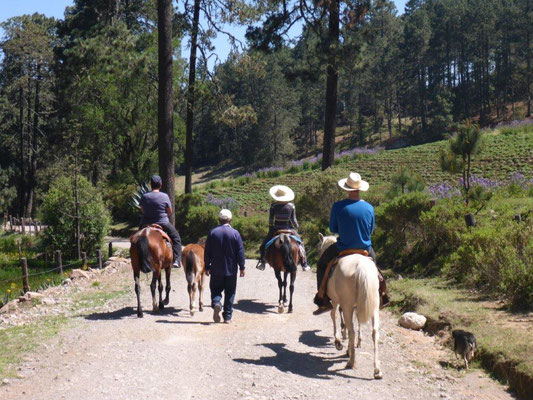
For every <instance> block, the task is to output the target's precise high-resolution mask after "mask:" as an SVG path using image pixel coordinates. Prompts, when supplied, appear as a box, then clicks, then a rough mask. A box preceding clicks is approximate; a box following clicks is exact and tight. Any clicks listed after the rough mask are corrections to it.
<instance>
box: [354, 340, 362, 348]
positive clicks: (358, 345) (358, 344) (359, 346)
mask: <svg viewBox="0 0 533 400" xmlns="http://www.w3.org/2000/svg"><path fill="white" fill-rule="evenodd" d="M355 347H357V348H358V349H360V348H361V341H359V342H357V346H355Z"/></svg>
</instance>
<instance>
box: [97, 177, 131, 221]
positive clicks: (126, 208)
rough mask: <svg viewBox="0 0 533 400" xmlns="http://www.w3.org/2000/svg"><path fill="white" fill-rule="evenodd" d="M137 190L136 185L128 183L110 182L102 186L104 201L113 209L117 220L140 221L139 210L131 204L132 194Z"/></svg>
mask: <svg viewBox="0 0 533 400" xmlns="http://www.w3.org/2000/svg"><path fill="white" fill-rule="evenodd" d="M135 190H136V187H135V185H126V184H109V185H107V186H105V187H103V188H102V197H103V200H104V203H105V205H106V208H107V209H108V210H110V211H111V216H112V218H113V220H114V221H115V222H119V221H121V222H123V221H127V222H129V223H133V224H138V223H139V219H140V214H139V211H138V210H137V209H135V208H134V207H132V205H131V204H130V199H131V196H132V194H133V193H135Z"/></svg>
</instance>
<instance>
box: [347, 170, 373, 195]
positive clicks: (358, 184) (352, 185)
mask: <svg viewBox="0 0 533 400" xmlns="http://www.w3.org/2000/svg"><path fill="white" fill-rule="evenodd" d="M339 186H340V187H341V189H343V190H346V191H348V192H352V191H355V190H360V191H362V192H366V191H367V190H368V187H369V186H370V185H369V184H368V182H367V181H364V180H362V179H361V175H359V174H358V173H356V172H350V175H348V178H344V179H341V180H340V181H339Z"/></svg>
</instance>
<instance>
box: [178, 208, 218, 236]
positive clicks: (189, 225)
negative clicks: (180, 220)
mask: <svg viewBox="0 0 533 400" xmlns="http://www.w3.org/2000/svg"><path fill="white" fill-rule="evenodd" d="M219 212H220V208H218V207H215V206H195V207H191V208H190V209H189V213H188V215H187V218H186V220H185V224H184V227H183V230H182V231H180V235H181V236H182V238H183V242H184V243H196V242H197V241H198V239H200V238H203V237H207V235H208V233H209V231H210V230H211V229H213V228H214V227H215V226H217V225H218V213H219Z"/></svg>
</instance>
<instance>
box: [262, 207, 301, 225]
mask: <svg viewBox="0 0 533 400" xmlns="http://www.w3.org/2000/svg"><path fill="white" fill-rule="evenodd" d="M268 225H269V227H270V228H271V230H273V231H277V230H279V229H295V230H296V229H298V221H297V220H296V207H294V204H292V203H278V202H274V203H272V204H271V205H270V212H269V215H268Z"/></svg>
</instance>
